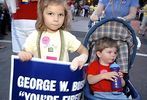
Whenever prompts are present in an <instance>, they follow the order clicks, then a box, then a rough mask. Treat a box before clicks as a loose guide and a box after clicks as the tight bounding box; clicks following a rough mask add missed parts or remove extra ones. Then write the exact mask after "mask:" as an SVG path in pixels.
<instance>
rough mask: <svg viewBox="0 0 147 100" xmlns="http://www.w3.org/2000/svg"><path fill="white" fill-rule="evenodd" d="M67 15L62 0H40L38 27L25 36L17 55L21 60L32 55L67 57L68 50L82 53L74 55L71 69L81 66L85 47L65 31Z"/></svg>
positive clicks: (48, 57)
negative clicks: (21, 49)
mask: <svg viewBox="0 0 147 100" xmlns="http://www.w3.org/2000/svg"><path fill="white" fill-rule="evenodd" d="M68 18H69V17H68V11H67V8H66V2H65V1H64V0H39V1H38V19H37V22H36V29H37V30H36V31H34V32H33V33H32V34H31V35H30V36H29V37H28V38H27V39H26V42H25V44H24V49H23V51H21V52H19V54H18V56H19V58H20V59H21V60H22V61H27V60H30V59H31V58H32V57H38V58H41V59H49V60H60V61H69V56H68V51H71V52H75V51H77V52H78V53H79V54H81V55H80V56H78V57H75V58H74V59H73V61H72V63H71V69H72V70H76V69H77V68H78V66H79V67H80V68H81V67H82V65H83V64H84V63H85V62H86V61H87V58H88V51H87V49H86V48H85V47H84V46H83V45H82V44H81V42H80V41H79V40H77V39H76V37H75V36H73V35H72V34H71V33H69V32H67V31H65V29H66V28H67V26H68Z"/></svg>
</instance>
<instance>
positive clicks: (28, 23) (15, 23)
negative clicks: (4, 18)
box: [11, 19, 36, 53]
mask: <svg viewBox="0 0 147 100" xmlns="http://www.w3.org/2000/svg"><path fill="white" fill-rule="evenodd" d="M35 22H36V21H35V20H14V19H12V26H11V28H12V29H11V30H12V33H11V34H12V51H13V52H14V53H18V52H19V51H21V50H22V47H23V44H24V42H25V40H26V38H27V37H28V35H29V34H31V33H32V31H33V30H35Z"/></svg>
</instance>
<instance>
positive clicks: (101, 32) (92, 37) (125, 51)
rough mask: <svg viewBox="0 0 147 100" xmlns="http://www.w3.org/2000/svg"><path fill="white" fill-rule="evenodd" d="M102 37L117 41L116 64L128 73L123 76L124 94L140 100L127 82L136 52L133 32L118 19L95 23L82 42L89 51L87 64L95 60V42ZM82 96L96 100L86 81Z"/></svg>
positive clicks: (134, 99) (131, 85)
mask: <svg viewBox="0 0 147 100" xmlns="http://www.w3.org/2000/svg"><path fill="white" fill-rule="evenodd" d="M102 37H109V38H112V39H114V40H117V41H118V44H119V52H118V58H117V59H116V62H117V63H118V64H119V65H120V66H121V67H122V68H123V71H124V72H126V73H128V74H126V75H125V76H124V79H125V81H126V86H125V87H124V93H125V94H126V96H127V97H129V98H130V97H131V98H132V99H133V100H141V96H140V94H139V92H138V91H137V90H136V89H135V87H134V86H133V84H132V83H131V82H130V80H129V70H130V69H131V67H132V64H133V62H134V59H135V56H136V51H137V39H136V35H135V32H134V30H133V29H132V27H131V26H130V25H129V24H128V23H127V22H125V21H123V20H122V19H118V18H110V19H103V20H101V21H99V22H98V23H96V24H95V25H94V26H92V27H91V28H90V29H89V31H88V33H87V35H86V37H85V40H84V45H85V47H87V48H88V50H89V58H88V63H90V62H91V61H93V60H95V59H96V53H95V46H94V45H95V41H96V40H98V39H100V38H102ZM84 95H85V99H84V100H97V98H96V97H94V96H93V95H92V93H91V90H90V88H89V84H88V82H87V81H86V85H85V88H84Z"/></svg>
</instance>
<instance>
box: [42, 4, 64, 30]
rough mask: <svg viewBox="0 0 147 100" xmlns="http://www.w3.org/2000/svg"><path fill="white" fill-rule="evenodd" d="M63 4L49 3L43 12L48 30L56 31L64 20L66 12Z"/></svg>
mask: <svg viewBox="0 0 147 100" xmlns="http://www.w3.org/2000/svg"><path fill="white" fill-rule="evenodd" d="M64 9H65V8H64V7H63V5H57V4H52V5H48V6H47V7H46V8H45V9H44V12H43V18H44V23H45V25H46V26H47V28H48V29H47V31H48V32H56V31H57V30H58V29H59V28H60V27H61V26H62V25H63V22H64V18H65V12H64Z"/></svg>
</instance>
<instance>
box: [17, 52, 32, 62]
mask: <svg viewBox="0 0 147 100" xmlns="http://www.w3.org/2000/svg"><path fill="white" fill-rule="evenodd" d="M18 56H19V58H20V60H21V61H28V60H30V59H32V54H31V53H29V52H26V51H21V52H19V53H18Z"/></svg>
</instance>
